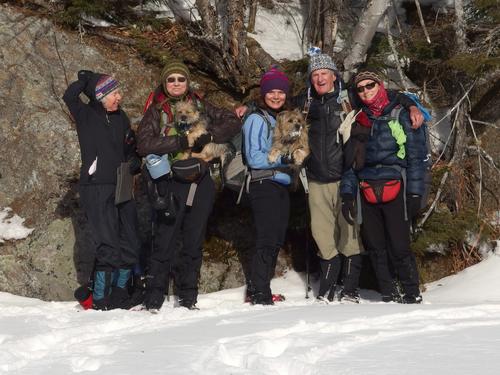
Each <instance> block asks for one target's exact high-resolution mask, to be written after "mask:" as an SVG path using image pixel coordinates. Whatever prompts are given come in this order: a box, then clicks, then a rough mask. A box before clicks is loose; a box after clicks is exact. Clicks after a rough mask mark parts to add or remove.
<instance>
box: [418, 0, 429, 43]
mask: <svg viewBox="0 0 500 375" xmlns="http://www.w3.org/2000/svg"><path fill="white" fill-rule="evenodd" d="M415 6H416V7H417V13H418V19H419V20H420V25H421V26H422V29H423V30H424V34H425V38H426V39H427V43H429V44H431V38H430V37H429V33H428V32H427V28H426V27H425V22H424V16H423V15H422V9H421V8H420V2H419V1H418V0H415Z"/></svg>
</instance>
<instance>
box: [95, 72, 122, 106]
mask: <svg viewBox="0 0 500 375" xmlns="http://www.w3.org/2000/svg"><path fill="white" fill-rule="evenodd" d="M118 87H120V83H119V82H118V81H117V80H116V79H114V78H113V77H111V76H109V75H107V74H103V75H101V76H100V77H99V80H98V81H97V84H96V86H95V98H96V99H97V100H99V101H102V100H103V99H104V98H105V97H106V96H107V95H108V94H111V93H112V92H113V91H115V90H116V89H117V88H118Z"/></svg>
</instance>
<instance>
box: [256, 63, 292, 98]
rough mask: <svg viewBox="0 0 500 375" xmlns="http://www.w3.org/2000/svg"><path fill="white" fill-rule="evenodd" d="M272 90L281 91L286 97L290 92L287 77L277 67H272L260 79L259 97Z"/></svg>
mask: <svg viewBox="0 0 500 375" xmlns="http://www.w3.org/2000/svg"><path fill="white" fill-rule="evenodd" d="M272 90H281V91H283V92H284V93H285V94H287V95H288V91H289V90H290V81H289V80H288V77H287V76H286V74H285V73H283V72H282V71H281V70H279V69H278V67H277V66H272V67H271V69H269V70H268V71H267V72H265V73H264V74H263V75H262V78H261V79H260V95H261V96H262V97H264V96H265V95H266V94H267V93H268V92H269V91H272Z"/></svg>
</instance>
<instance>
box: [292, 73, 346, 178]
mask: <svg viewBox="0 0 500 375" xmlns="http://www.w3.org/2000/svg"><path fill="white" fill-rule="evenodd" d="M338 96H339V84H338V80H337V81H335V90H334V91H333V92H331V93H328V94H325V95H323V96H317V95H314V94H313V96H312V101H311V104H310V107H309V114H308V116H307V121H308V123H309V147H310V149H311V154H310V156H309V158H308V159H307V162H306V170H307V177H308V178H309V179H310V180H312V181H318V182H335V181H339V180H340V179H341V178H342V172H343V169H344V168H343V164H344V162H343V152H342V140H340V139H339V137H338V136H337V131H338V129H339V127H340V123H341V121H340V113H341V111H342V107H341V105H340V104H339V103H337V98H338ZM306 101H307V93H303V94H301V95H299V96H296V97H294V98H292V99H291V104H292V105H293V106H295V107H298V108H301V109H302V108H304V105H305V103H306Z"/></svg>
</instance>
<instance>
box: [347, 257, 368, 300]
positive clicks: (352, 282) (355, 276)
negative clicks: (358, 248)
mask: <svg viewBox="0 0 500 375" xmlns="http://www.w3.org/2000/svg"><path fill="white" fill-rule="evenodd" d="M362 265H363V258H361V255H359V254H357V255H352V256H350V257H347V258H346V259H345V261H344V290H343V293H344V294H346V295H350V296H352V295H355V294H357V289H358V287H359V275H360V274H361V267H362Z"/></svg>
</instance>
